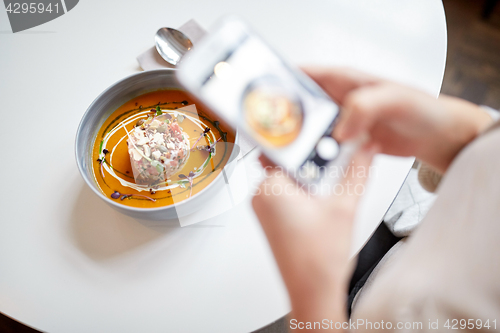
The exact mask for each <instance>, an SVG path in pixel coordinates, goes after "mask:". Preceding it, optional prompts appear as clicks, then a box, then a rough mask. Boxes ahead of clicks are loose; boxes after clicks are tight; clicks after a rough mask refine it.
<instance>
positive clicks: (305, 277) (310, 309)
mask: <svg viewBox="0 0 500 333" xmlns="http://www.w3.org/2000/svg"><path fill="white" fill-rule="evenodd" d="M375 152H377V148H376V147H374V146H367V147H365V148H364V149H361V150H360V151H358V152H357V153H356V154H355V156H354V159H353V164H352V165H351V166H350V168H353V169H350V170H348V172H346V174H347V175H348V176H347V178H345V179H343V181H342V182H341V183H340V186H341V187H337V189H342V191H340V190H337V189H336V191H335V192H336V193H341V192H342V193H341V194H340V195H332V196H328V197H312V196H310V195H308V194H307V193H306V192H303V191H300V189H299V187H298V186H297V184H296V183H295V182H294V181H293V180H291V179H289V178H288V177H286V176H284V174H283V173H282V172H281V171H279V170H278V169H275V168H273V167H272V166H271V165H270V164H269V162H268V161H267V160H266V159H265V158H261V162H262V163H263V164H264V166H267V168H266V169H267V170H268V177H267V178H266V180H265V181H264V182H263V183H262V184H261V185H260V188H259V191H258V194H257V195H256V196H255V197H254V198H253V201H252V204H253V207H254V210H255V213H256V214H257V217H258V218H259V220H260V222H261V224H262V227H263V229H264V231H265V233H266V236H267V239H268V240H269V244H270V245H271V248H272V250H273V253H274V256H275V258H276V261H277V263H278V266H279V268H280V271H281V274H282V276H283V279H284V281H285V284H286V286H287V289H288V292H289V295H290V299H291V302H292V308H293V310H292V318H293V319H297V320H298V321H302V322H306V321H321V320H323V319H325V318H327V319H330V320H334V322H335V321H344V320H345V302H346V292H347V286H348V283H349V279H350V276H351V274H352V271H351V269H352V267H351V265H350V260H349V259H350V258H349V249H350V244H351V238H352V237H351V230H352V222H353V219H354V215H355V211H356V206H357V202H358V199H359V196H360V194H362V192H363V189H364V182H365V178H364V177H363V178H358V177H356V176H359V175H367V174H368V173H369V166H370V163H371V160H372V157H373V155H374V154H375ZM351 171H354V172H351Z"/></svg>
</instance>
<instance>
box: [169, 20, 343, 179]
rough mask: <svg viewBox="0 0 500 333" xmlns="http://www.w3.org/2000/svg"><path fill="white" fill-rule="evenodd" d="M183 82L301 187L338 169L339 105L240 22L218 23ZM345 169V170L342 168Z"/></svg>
mask: <svg viewBox="0 0 500 333" xmlns="http://www.w3.org/2000/svg"><path fill="white" fill-rule="evenodd" d="M176 75H177V79H178V81H179V82H180V84H181V85H182V86H184V87H185V88H186V89H187V90H188V91H189V92H190V93H191V94H193V95H194V96H195V97H196V98H198V99H199V100H200V101H201V102H203V103H204V104H206V105H207V106H208V107H209V108H211V109H212V110H213V111H214V112H216V113H217V114H218V115H219V116H220V117H221V118H223V119H224V120H225V121H226V122H227V123H228V124H229V125H230V126H232V127H233V128H235V129H238V130H239V131H241V132H244V133H245V134H246V135H248V136H250V137H251V138H252V139H253V140H254V141H255V142H256V143H257V144H258V145H259V146H260V147H261V149H262V152H263V153H264V154H265V155H266V156H267V158H269V159H270V160H271V161H272V162H274V163H275V164H276V165H279V166H281V167H283V168H284V169H286V170H287V172H288V173H289V174H291V175H292V176H293V177H294V178H296V179H298V180H299V181H302V182H314V181H318V180H319V179H320V178H321V177H322V175H323V174H324V172H321V170H322V168H323V167H325V166H326V165H328V164H329V163H330V164H331V163H334V162H340V160H339V159H341V158H340V157H341V156H340V155H342V154H341V152H342V149H341V146H340V145H339V143H338V142H336V140H334V139H333V138H332V136H331V133H332V130H333V126H334V125H335V122H336V120H337V117H338V115H339V107H338V105H337V104H336V103H335V102H334V101H333V100H332V99H331V98H330V97H329V96H328V95H327V94H326V93H325V92H324V91H323V90H322V89H321V88H320V87H319V86H318V85H317V84H316V83H315V82H314V81H313V80H311V79H310V78H309V77H308V76H307V75H305V74H304V73H303V72H301V71H300V70H299V69H298V68H296V67H294V66H292V65H290V64H289V63H288V62H286V61H285V60H283V58H282V57H280V56H279V55H278V54H277V53H276V52H274V51H273V49H272V48H271V47H270V46H269V45H268V44H266V43H265V42H264V41H263V39H262V38H260V37H259V36H258V35H257V34H256V33H255V32H254V31H252V29H251V28H250V27H249V25H248V24H246V23H245V22H243V21H242V20H241V19H239V18H237V17H226V18H224V19H222V20H221V21H219V22H218V23H217V24H216V25H215V26H214V27H213V29H211V31H209V33H208V34H207V35H206V36H205V37H204V39H203V40H202V41H200V43H199V44H198V45H195V47H193V49H192V50H191V51H189V52H188V53H187V54H186V55H185V56H184V58H183V59H182V61H181V62H180V64H179V66H178V70H177V74H176ZM343 163H345V162H343Z"/></svg>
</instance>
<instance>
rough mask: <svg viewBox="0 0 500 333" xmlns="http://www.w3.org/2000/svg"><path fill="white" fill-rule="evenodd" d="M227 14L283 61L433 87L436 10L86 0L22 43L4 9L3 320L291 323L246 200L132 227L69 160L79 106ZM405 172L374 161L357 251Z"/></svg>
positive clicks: (402, 164)
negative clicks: (206, 214) (178, 30)
mask: <svg viewBox="0 0 500 333" xmlns="http://www.w3.org/2000/svg"><path fill="white" fill-rule="evenodd" d="M226 13H236V14H239V15H241V16H242V17H244V18H245V19H246V20H247V21H249V22H250V23H251V24H253V25H254V26H255V27H256V29H257V30H258V31H259V32H260V33H261V34H262V35H263V36H264V37H265V38H266V39H267V40H268V41H269V42H270V43H271V44H272V45H274V46H275V48H276V49H277V50H278V51H279V52H280V53H282V54H284V55H286V56H287V57H288V58H289V59H290V60H291V61H292V62H295V63H300V64H324V65H332V64H335V65H348V66H352V67H356V68H360V69H363V70H366V71H369V72H371V73H375V74H377V75H381V76H384V77H388V78H391V79H394V80H398V81H400V82H404V83H406V84H409V85H413V86H415V87H418V88H421V89H423V90H425V91H428V92H429V93H431V94H434V95H437V94H438V92H439V90H440V86H441V82H442V77H443V72H444V66H445V58H446V23H445V16H444V10H443V7H442V4H441V1H440V0H412V1H400V0H380V1H373V0H355V1H354V0H309V1H295V0H294V1H291V0H276V1H268V0H253V1H242V0H213V1H202V0H197V1H168V0H143V1H140V2H139V1H113V2H112V1H98V0H82V1H80V3H79V4H78V5H77V6H76V7H75V8H74V9H73V10H71V11H70V12H68V13H67V14H65V15H63V16H62V17H60V18H58V19H56V20H54V21H51V22H49V23H47V24H45V25H42V26H39V27H36V28H33V29H31V30H28V31H26V32H22V33H17V34H12V33H10V26H9V24H8V21H7V15H6V12H5V11H4V10H3V9H2V10H0V50H1V51H0V76H1V78H2V79H1V80H0V101H2V104H1V107H2V109H1V111H0V112H1V113H2V116H3V119H4V120H3V121H4V125H3V126H2V130H1V132H0V138H1V140H2V142H3V145H2V147H3V156H2V158H1V161H2V163H1V164H0V171H1V175H2V190H1V191H0V198H1V200H0V212H1V213H0V214H1V215H0V216H1V218H0V312H2V313H5V314H6V315H8V316H11V317H13V318H15V319H17V320H19V321H21V322H23V323H25V324H27V325H29V326H32V327H34V328H37V329H40V330H43V331H46V332H51V333H58V332H60V333H67V332H72V333H79V332H82V333H88V332H93V333H97V332H106V333H110V332H120V333H127V332H131V333H132V332H133V333H135V332H176V333H180V332H190V333H192V332H204V333H206V332H217V333H221V332H230V333H234V332H249V331H252V330H255V329H258V328H259V327H262V326H264V325H266V324H269V323H270V322H272V321H274V320H276V319H278V318H279V317H281V316H283V315H285V314H286V313H288V312H289V310H290V305H289V301H288V298H287V294H286V290H285V287H284V285H283V282H282V280H281V277H280V275H279V272H278V269H277V267H276V264H275V262H274V259H273V257H272V253H271V251H270V249H269V246H268V244H267V241H266V239H265V236H264V234H263V232H262V230H261V228H260V225H259V223H258V221H257V220H256V218H255V216H254V214H253V212H252V209H251V206H250V198H247V199H245V200H244V201H243V202H242V203H240V204H239V205H238V206H237V207H236V208H233V209H231V210H229V211H227V212H226V213H224V214H222V215H221V216H218V217H214V218H211V219H209V220H207V221H204V222H201V223H198V224H194V225H191V226H187V227H184V228H180V227H173V226H168V225H162V224H160V223H157V224H146V223H141V222H140V221H135V220H133V219H131V218H128V217H125V216H122V215H120V214H118V213H117V212H115V211H113V210H112V209H111V208H110V207H108V206H107V205H106V204H105V203H103V202H102V201H101V200H100V199H99V198H98V197H97V196H95V195H94V194H93V193H92V192H91V191H90V190H89V189H88V188H87V187H86V185H85V184H84V182H83V180H82V178H81V177H80V175H79V174H78V170H77V168H76V163H75V159H74V156H73V155H74V149H73V145H74V137H75V133H76V128H77V126H78V123H79V121H80V119H81V117H82V115H83V113H84V112H85V110H86V108H87V106H88V105H89V104H90V103H91V102H92V100H93V99H94V98H95V97H96V96H97V95H98V94H99V93H100V92H101V91H102V90H104V89H105V88H106V87H108V86H109V85H110V84H112V83H113V82H115V81H116V80H118V79H121V78H123V77H124V76H126V75H128V74H131V73H134V72H136V71H138V70H140V68H139V67H138V65H137V63H136V60H135V58H136V56H137V55H139V54H140V53H142V52H143V51H145V50H146V49H148V48H149V47H151V46H152V43H153V35H154V33H155V32H156V30H157V29H158V28H159V27H162V26H172V27H178V26H180V25H181V24H183V23H184V22H186V21H187V20H189V19H191V18H194V19H196V20H197V21H198V22H199V23H200V24H201V25H202V26H204V27H209V26H210V24H212V23H213V22H214V21H215V20H216V19H217V18H219V17H221V16H222V15H224V14H226ZM53 129H56V130H55V131H54V130H53ZM252 154H253V155H252ZM252 154H250V155H249V156H247V157H246V158H250V159H251V158H255V157H256V156H255V155H256V152H254V153H252ZM412 161H413V160H412V159H411V158H406V159H404V158H395V157H388V156H379V157H377V159H376V161H375V163H376V166H377V170H378V171H377V173H376V175H375V177H374V178H373V179H372V180H371V182H370V185H369V188H368V191H367V194H366V196H365V197H364V199H363V201H362V203H361V207H360V211H359V214H358V216H357V219H356V232H355V239H354V245H353V249H352V251H353V253H354V252H356V251H357V250H359V248H361V246H362V245H363V244H364V242H365V241H366V240H367V239H368V238H369V236H370V234H371V233H372V232H373V231H374V230H375V228H376V227H377V225H378V224H379V222H380V220H381V219H382V217H383V215H384V214H385V212H386V210H387V208H388V207H389V205H390V204H391V202H392V200H393V199H394V197H395V195H396V193H397V192H398V190H399V188H400V186H401V185H402V183H403V181H404V179H405V177H406V175H407V173H408V170H409V168H410V166H411V164H412Z"/></svg>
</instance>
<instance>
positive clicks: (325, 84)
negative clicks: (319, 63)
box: [302, 67, 381, 104]
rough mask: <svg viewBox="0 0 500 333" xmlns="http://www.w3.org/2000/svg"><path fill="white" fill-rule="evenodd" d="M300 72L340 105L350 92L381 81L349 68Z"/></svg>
mask: <svg viewBox="0 0 500 333" xmlns="http://www.w3.org/2000/svg"><path fill="white" fill-rule="evenodd" d="M302 70H303V71H304V72H305V73H306V74H307V75H309V76H310V77H311V78H312V79H313V80H314V81H316V83H317V84H318V85H319V86H320V87H321V88H323V90H325V92H326V93H327V94H328V95H330V97H332V98H333V100H335V101H336V102H338V103H340V104H343V103H344V99H345V97H346V96H347V94H348V93H349V92H350V91H352V90H354V89H357V88H359V87H362V86H365V85H370V84H374V83H377V82H380V81H381V80H380V79H377V78H375V77H373V76H370V75H369V74H365V73H363V72H360V71H357V70H354V69H350V68H342V67H303V68H302Z"/></svg>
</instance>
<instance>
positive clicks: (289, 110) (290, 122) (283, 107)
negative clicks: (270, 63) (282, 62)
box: [243, 83, 303, 147]
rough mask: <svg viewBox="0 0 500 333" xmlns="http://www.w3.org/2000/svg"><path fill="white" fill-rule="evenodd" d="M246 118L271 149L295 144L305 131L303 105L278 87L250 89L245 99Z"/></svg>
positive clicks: (253, 87)
mask: <svg viewBox="0 0 500 333" xmlns="http://www.w3.org/2000/svg"><path fill="white" fill-rule="evenodd" d="M243 114H244V119H245V122H246V124H247V126H248V127H249V128H250V129H251V130H252V131H254V132H255V133H256V134H257V136H258V137H259V138H261V139H262V140H261V141H264V143H266V144H268V145H271V146H276V147H282V146H286V145H288V144H290V143H292V142H293V141H294V140H295V139H296V138H297V136H298V135H299V133H300V130H301V128H302V122H303V111H302V107H301V104H300V102H299V101H298V100H297V99H295V98H294V96H293V95H292V94H290V93H288V92H287V91H286V90H285V89H283V88H282V87H279V86H276V85H271V84H265V83H264V84H258V85H252V86H251V87H249V88H248V89H247V91H246V93H245V94H244V95H243Z"/></svg>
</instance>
